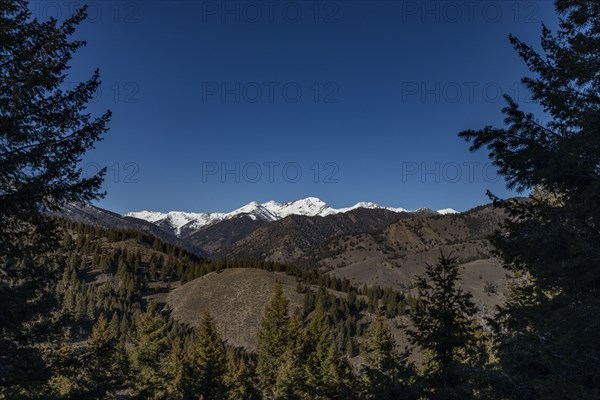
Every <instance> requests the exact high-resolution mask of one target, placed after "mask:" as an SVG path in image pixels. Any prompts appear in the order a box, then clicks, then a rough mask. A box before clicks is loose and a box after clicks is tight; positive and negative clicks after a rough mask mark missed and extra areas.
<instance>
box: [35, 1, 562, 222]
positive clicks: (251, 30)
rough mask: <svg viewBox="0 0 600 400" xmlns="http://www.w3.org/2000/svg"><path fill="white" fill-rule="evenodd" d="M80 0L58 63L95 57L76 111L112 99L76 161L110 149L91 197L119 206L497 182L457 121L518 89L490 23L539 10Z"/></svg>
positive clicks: (505, 25) (204, 204) (495, 120)
mask: <svg viewBox="0 0 600 400" xmlns="http://www.w3.org/2000/svg"><path fill="white" fill-rule="evenodd" d="M83 3H84V2H83V1H80V2H79V3H78V2H77V1H75V2H33V3H32V4H31V7H32V9H33V10H34V14H35V15H38V16H40V17H42V18H45V17H48V16H51V15H54V16H59V17H61V16H62V17H64V16H66V15H68V13H69V12H70V7H72V4H83ZM90 3H91V8H90V21H88V22H86V23H84V24H83V25H82V26H81V28H80V29H79V31H78V33H77V36H78V37H81V38H83V39H85V40H87V41H88V46H87V47H86V48H84V49H82V50H81V51H80V52H79V53H78V54H77V55H76V57H75V59H74V60H73V69H72V77H71V78H70V81H76V80H78V79H83V78H85V77H87V76H89V74H91V72H92V71H93V69H94V68H95V67H98V68H100V71H101V74H102V80H103V85H102V92H101V93H100V94H99V95H98V98H97V99H96V101H95V102H94V104H92V106H91V111H92V112H95V113H96V112H100V111H102V110H104V109H107V108H109V109H111V110H112V111H113V113H114V117H113V119H112V122H111V124H110V128H111V129H110V132H109V133H108V134H107V135H106V136H105V140H104V141H103V142H102V143H100V144H99V145H98V146H97V148H96V149H95V150H94V151H92V152H90V153H89V154H88V155H87V156H86V158H85V160H84V161H83V165H84V168H85V171H86V172H87V173H92V172H93V171H94V170H95V169H96V167H97V166H100V165H108V166H109V167H110V168H109V172H108V175H107V178H106V182H105V184H104V188H105V190H106V191H107V192H108V195H107V197H106V198H105V199H104V200H102V201H100V202H99V205H100V206H102V207H105V208H107V209H110V210H113V211H116V212H120V213H123V212H126V211H131V210H141V209H150V210H160V211H168V210H187V211H228V210H231V209H234V208H236V207H239V206H241V205H243V204H245V203H247V202H250V201H252V200H257V201H267V200H277V201H290V200H294V199H298V198H302V197H307V196H316V197H320V198H321V199H323V200H324V201H326V202H328V203H329V204H331V205H332V206H335V207H342V206H349V205H352V204H354V203H356V202H358V201H374V202H377V203H380V204H383V205H389V206H399V207H405V208H409V209H412V208H418V207H430V208H434V209H437V208H445V207H452V208H455V209H458V210H465V209H468V208H470V207H473V206H475V205H478V204H481V203H484V202H487V198H486V196H485V191H486V189H491V190H492V191H493V192H494V193H496V194H498V195H500V196H511V195H512V194H511V193H509V192H507V191H506V190H505V188H504V183H503V182H502V181H499V180H498V179H497V177H496V175H495V174H494V170H493V168H489V165H488V160H487V158H486V154H485V153H484V152H481V153H477V154H471V153H469V151H468V145H467V144H466V143H464V142H463V141H462V140H460V139H459V138H458V137H457V133H458V132H459V131H460V130H463V129H467V128H478V127H482V126H484V125H486V124H492V125H500V124H501V123H502V116H501V114H500V108H501V107H502V106H503V104H504V103H503V101H502V99H501V98H500V96H499V92H506V93H509V94H512V95H513V96H516V98H517V99H518V100H519V101H520V102H521V103H527V102H529V100H528V98H527V94H526V93H525V91H524V90H523V88H522V87H520V84H519V79H520V77H521V76H523V75H525V74H527V72H528V71H527V69H526V68H525V66H524V65H523V63H522V61H521V60H520V59H519V58H518V56H517V55H516V54H515V52H514V51H513V50H512V48H511V46H510V44H509V43H508V38H507V36H508V34H509V33H511V32H512V33H514V34H516V35H518V36H519V37H521V38H522V39H524V40H526V41H528V42H531V43H534V44H536V45H537V44H538V42H539V32H540V21H544V22H545V23H546V24H547V25H549V26H550V27H554V26H555V24H556V16H555V14H554V11H553V8H552V4H551V3H552V2H550V1H541V2H529V1H519V2H517V1H481V2H477V1H475V2H473V1H347V0H344V1H333V2H330V1H319V2H316V1H310V0H308V1H304V0H303V1H283V2H269V1H255V2H246V1H228V2H226V3H225V2H221V1H148V0H144V1H137V2H136V1H117V2H113V1H106V2H103V1H95V2H90ZM531 107H533V105H531ZM300 174H301V175H300Z"/></svg>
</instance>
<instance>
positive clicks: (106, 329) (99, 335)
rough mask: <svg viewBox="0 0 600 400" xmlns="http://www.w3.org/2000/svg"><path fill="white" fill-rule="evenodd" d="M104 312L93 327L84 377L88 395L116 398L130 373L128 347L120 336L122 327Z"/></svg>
mask: <svg viewBox="0 0 600 400" xmlns="http://www.w3.org/2000/svg"><path fill="white" fill-rule="evenodd" d="M116 328H117V327H116V326H115V325H114V324H111V323H109V322H108V321H107V320H106V318H105V317H104V314H100V317H99V318H98V321H96V323H95V324H94V327H93V328H92V333H91V335H90V338H89V339H88V346H87V350H86V354H85V357H84V360H85V363H84V367H83V369H84V373H85V379H84V381H85V382H86V384H87V392H88V393H87V394H86V397H87V398H95V399H108V398H115V396H116V392H117V391H118V390H119V389H120V388H121V387H122V386H123V383H124V381H125V376H126V363H125V361H126V359H125V349H124V347H123V345H122V344H121V343H120V342H119V340H118V331H117V330H116Z"/></svg>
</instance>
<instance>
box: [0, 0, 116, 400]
mask: <svg viewBox="0 0 600 400" xmlns="http://www.w3.org/2000/svg"><path fill="white" fill-rule="evenodd" d="M85 16H86V14H85V9H82V10H80V11H78V12H76V13H75V14H74V15H73V16H72V17H70V18H68V19H67V20H66V21H64V22H62V23H59V22H58V21H56V20H55V19H49V20H48V21H44V22H42V21H39V20H36V19H33V18H31V12H30V11H29V8H28V5H27V2H26V1H25V0H3V1H2V2H0V43H1V44H0V99H1V100H0V193H1V195H0V226H2V229H0V288H1V290H0V309H1V310H3V311H2V313H0V348H1V349H2V351H1V352H0V365H1V366H2V367H1V371H0V397H2V396H3V395H5V394H6V395H7V396H8V397H14V396H13V395H14V393H22V391H29V390H30V389H31V390H37V389H35V388H32V387H31V386H39V385H43V384H44V382H45V381H46V380H47V379H48V378H49V376H50V375H51V372H52V371H51V369H49V368H45V367H44V363H45V362H44V357H43V354H42V353H43V352H44V350H45V349H47V348H48V346H43V345H41V344H42V343H47V342H49V341H51V340H52V337H51V334H53V333H54V332H53V328H54V326H53V325H54V324H53V323H52V320H51V319H50V317H51V316H52V314H53V313H52V310H53V309H55V308H56V301H55V300H56V299H55V298H54V288H55V286H56V282H57V280H58V276H57V274H58V273H59V272H58V270H59V267H60V266H61V265H60V264H61V261H60V257H58V256H55V255H52V256H50V255H49V254H47V253H48V252H49V251H51V250H53V249H54V248H55V247H56V246H57V245H58V242H59V241H60V237H61V235H60V232H59V231H58V230H57V229H56V225H55V223H54V222H53V221H52V220H51V219H50V218H48V217H47V215H46V211H47V210H57V209H58V208H60V207H62V206H63V205H65V204H67V203H69V202H74V201H89V200H92V199H94V198H96V197H98V195H99V192H98V190H99V187H100V184H101V181H102V173H100V174H99V175H97V176H94V177H91V178H85V177H83V176H82V174H81V171H80V170H79V169H78V162H79V159H80V157H81V155H82V154H84V153H85V151H86V150H88V149H90V148H91V147H93V145H94V143H95V142H96V141H97V140H99V139H100V135H101V134H103V133H104V132H105V131H106V124H107V122H108V120H109V117H110V115H109V114H108V113H107V114H105V115H103V116H101V117H100V118H98V119H94V118H92V117H91V116H90V115H89V114H88V112H87V110H86V104H87V103H88V102H89V100H90V99H91V98H92V97H93V95H94V92H95V91H96V89H97V88H98V86H99V84H100V82H99V75H98V73H97V72H96V73H95V74H94V75H93V76H92V78H91V79H90V80H88V81H87V82H84V83H82V84H80V85H78V86H76V87H75V88H73V89H70V90H65V89H63V87H64V85H63V83H64V82H65V80H66V79H67V74H66V71H67V69H68V66H69V62H70V61H71V59H72V56H73V55H74V53H75V51H76V50H77V49H79V48H80V47H81V46H82V45H83V44H84V43H83V42H81V41H73V40H70V37H71V35H72V34H73V33H74V31H75V28H76V27H77V25H78V24H79V23H80V22H81V21H83V20H84V18H85ZM19 396H20V395H18V396H16V397H19Z"/></svg>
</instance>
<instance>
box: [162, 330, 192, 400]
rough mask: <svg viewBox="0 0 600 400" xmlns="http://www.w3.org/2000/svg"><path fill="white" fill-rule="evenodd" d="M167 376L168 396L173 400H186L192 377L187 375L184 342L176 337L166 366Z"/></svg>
mask: <svg viewBox="0 0 600 400" xmlns="http://www.w3.org/2000/svg"><path fill="white" fill-rule="evenodd" d="M165 371H166V375H167V379H166V382H167V385H166V394H167V398H168V399H171V400H182V399H185V398H186V397H185V396H186V393H188V392H189V384H190V377H188V376H187V375H186V359H185V351H184V348H183V342H182V341H181V339H180V338H179V337H176V338H175V339H174V340H173V341H172V343H171V352H170V353H169V358H168V360H167V362H166V365H165Z"/></svg>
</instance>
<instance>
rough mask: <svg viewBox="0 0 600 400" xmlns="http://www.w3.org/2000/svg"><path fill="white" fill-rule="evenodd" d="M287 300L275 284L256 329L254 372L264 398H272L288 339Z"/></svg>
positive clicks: (279, 286) (278, 285) (277, 284)
mask: <svg viewBox="0 0 600 400" xmlns="http://www.w3.org/2000/svg"><path fill="white" fill-rule="evenodd" d="M288 303H289V302H288V300H287V299H286V298H285V297H284V296H283V289H282V288H281V284H280V283H276V284H275V294H274V295H273V298H272V299H271V302H270V303H269V304H268V305H267V307H266V309H265V315H264V317H263V319H262V322H261V328H260V330H259V331H258V335H257V342H258V352H257V356H258V361H257V365H256V374H257V378H258V386H259V388H260V390H261V393H262V396H263V398H264V399H274V398H275V396H274V393H273V388H274V385H275V381H276V377H277V371H278V370H279V368H280V367H281V366H282V365H283V364H284V361H285V359H284V355H285V353H286V349H287V347H288V341H289V334H288V333H289V317H288Z"/></svg>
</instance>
